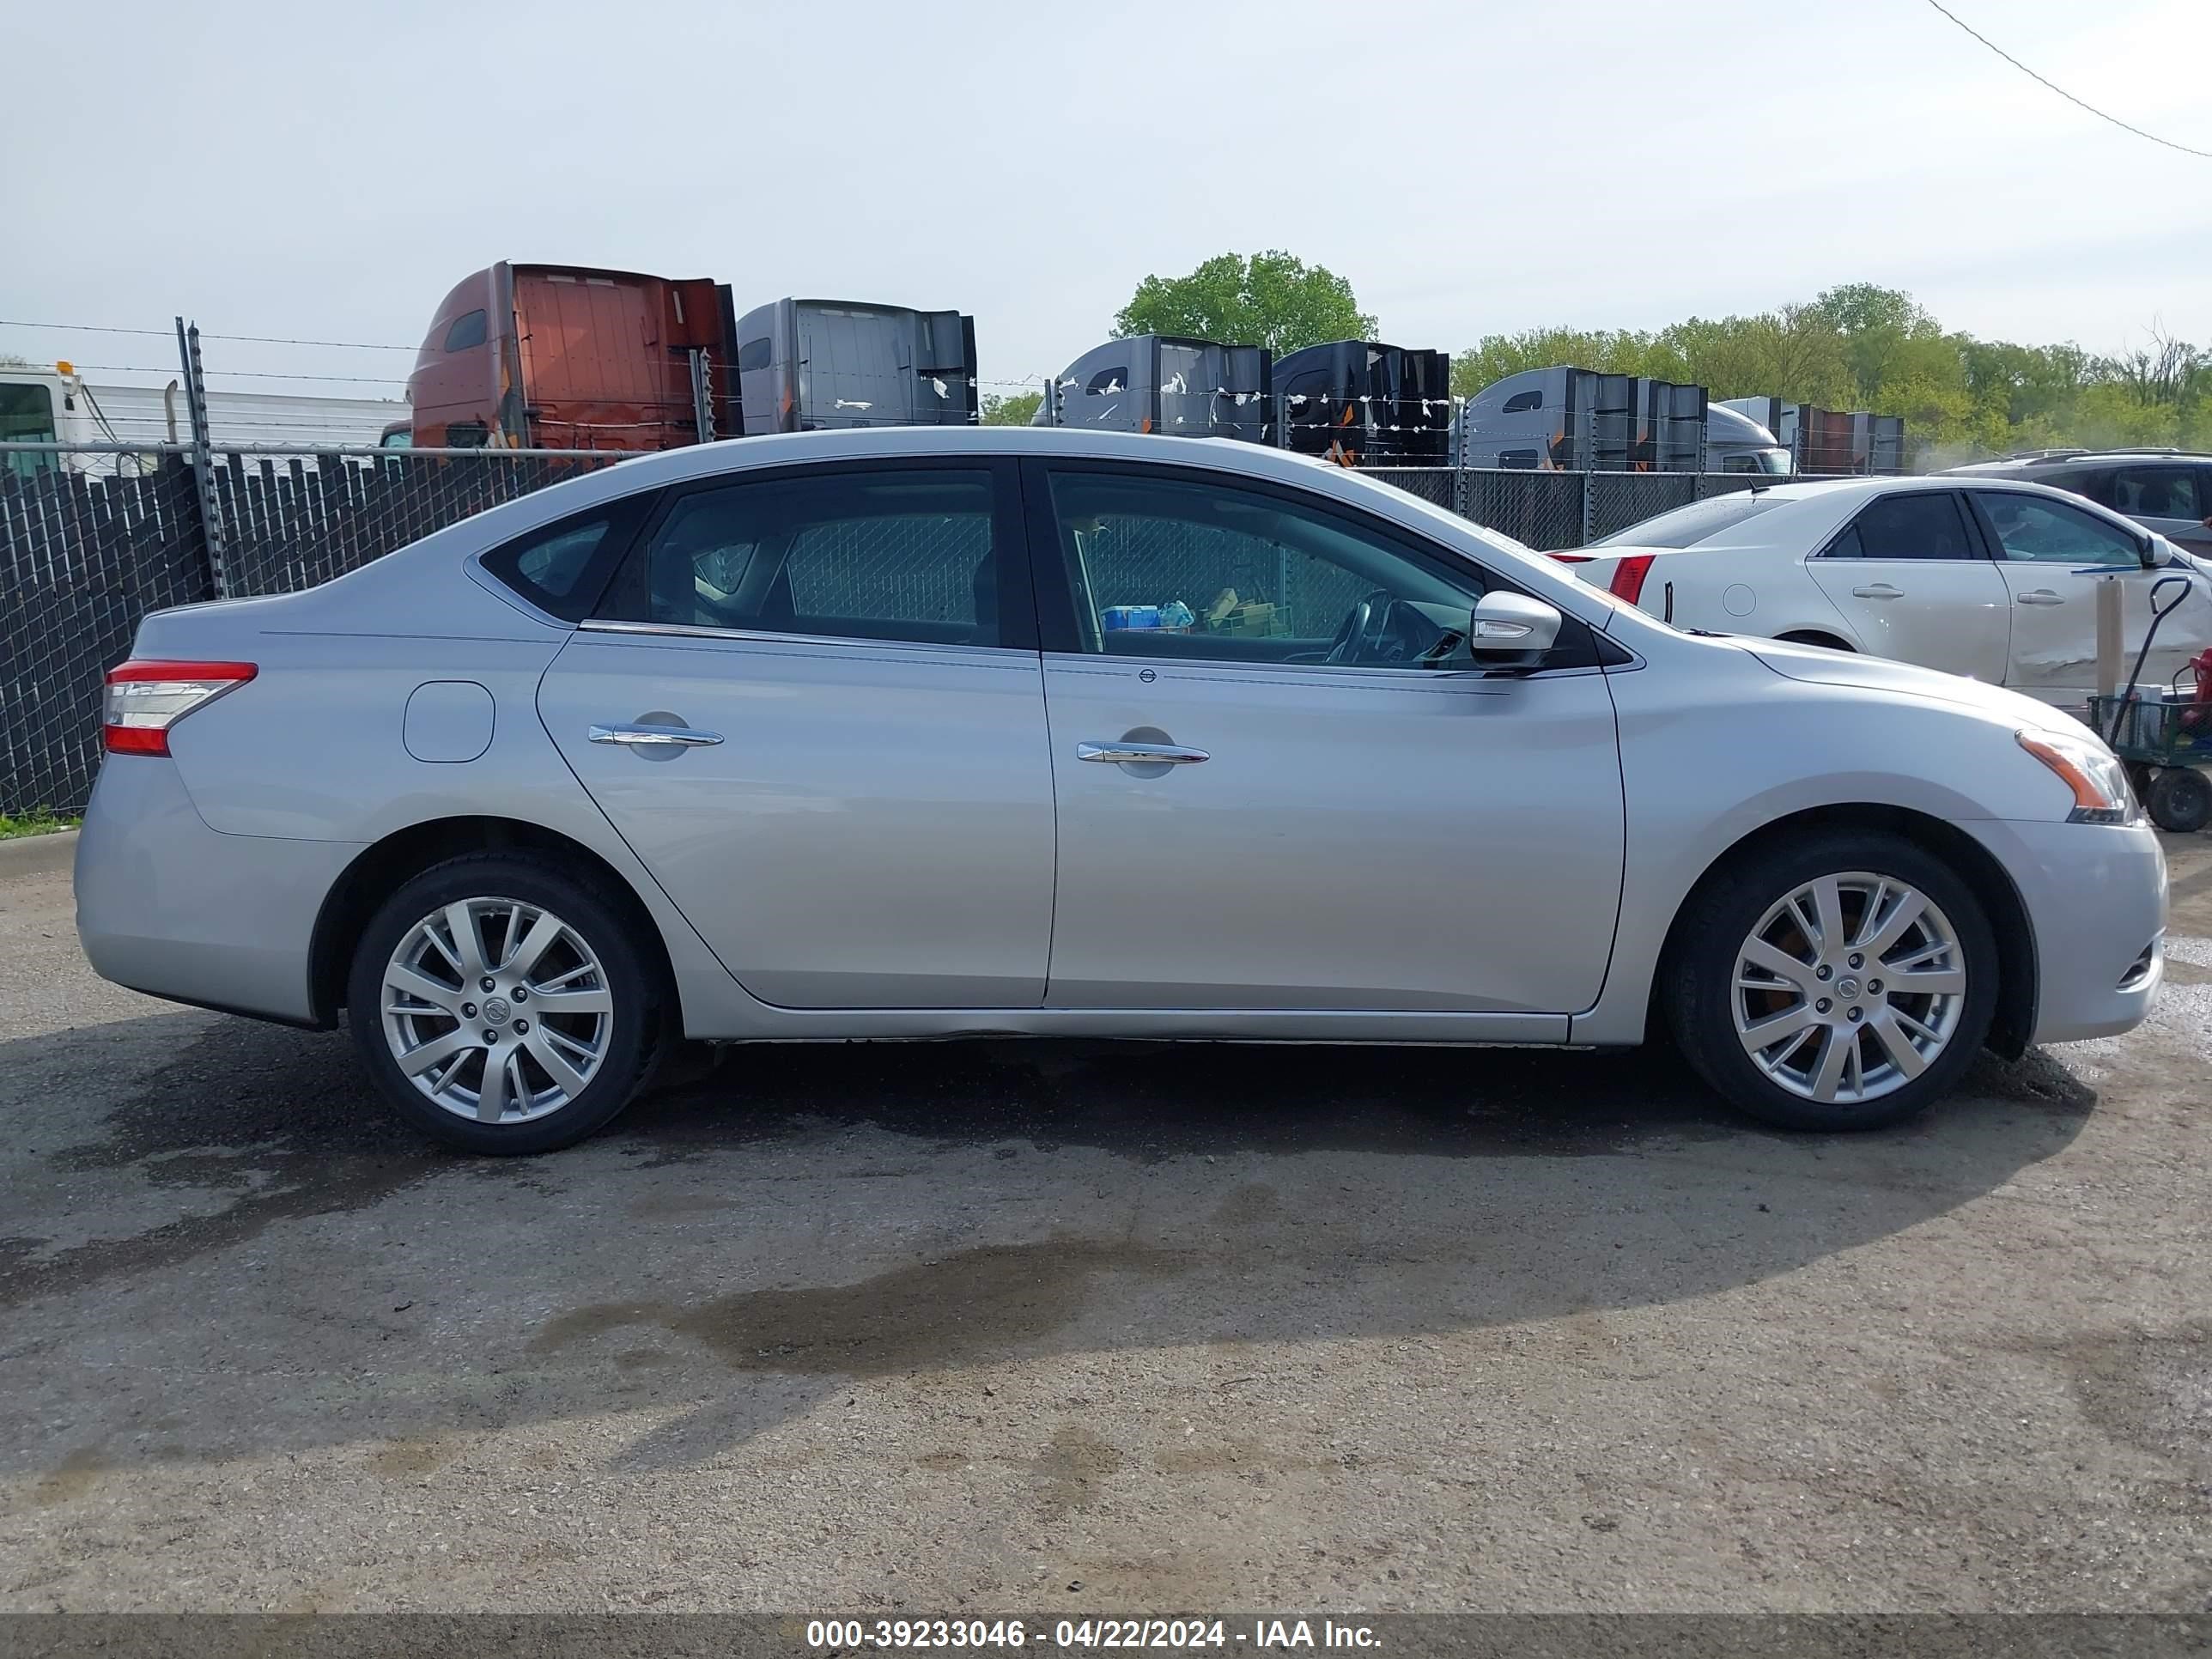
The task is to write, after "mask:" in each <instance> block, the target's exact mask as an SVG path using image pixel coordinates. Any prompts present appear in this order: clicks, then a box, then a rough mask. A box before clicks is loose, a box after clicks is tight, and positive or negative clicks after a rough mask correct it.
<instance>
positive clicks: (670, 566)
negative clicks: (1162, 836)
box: [538, 460, 1053, 1008]
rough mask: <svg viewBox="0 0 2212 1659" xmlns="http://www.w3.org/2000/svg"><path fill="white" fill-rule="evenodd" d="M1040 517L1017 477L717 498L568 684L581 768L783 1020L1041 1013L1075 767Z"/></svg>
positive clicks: (884, 474)
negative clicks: (912, 1011) (839, 1014)
mask: <svg viewBox="0 0 2212 1659" xmlns="http://www.w3.org/2000/svg"><path fill="white" fill-rule="evenodd" d="M1015 514H1016V507H1015V484H1014V477H1013V472H1012V465H1011V464H1010V463H984V462H980V461H975V460H967V461H962V462H959V463H957V464H954V463H951V462H949V461H948V463H947V464H943V465H937V464H926V463H922V462H920V461H913V460H901V461H898V462H896V463H892V462H885V463H884V464H881V465H875V464H869V465H837V466H817V467H809V468H805V469H789V470H780V471H777V472H775V473H750V474H745V473H741V474H737V475H733V476H732V477H725V478H721V479H711V480H708V481H706V482H705V483H702V484H701V485H699V486H696V487H694V488H691V489H687V490H685V491H683V492H681V493H676V494H673V495H671V499H670V500H669V501H667V502H666V503H665V505H664V506H663V507H661V508H660V509H659V511H658V513H657V514H656V517H655V519H654V520H653V521H652V522H650V523H648V524H647V526H646V527H645V530H644V532H643V533H642V535H641V537H640V538H639V542H638V544H637V546H636V547H635V548H634V549H633V550H632V551H631V554H630V556H629V560H628V562H626V564H625V565H624V567H623V572H622V574H620V575H618V576H617V579H616V581H615V584H614V586H613V588H612V590H611V592H610V594H609V597H608V599H607V600H606V601H605V602H603V604H602V605H601V606H600V611H599V615H598V616H597V617H593V618H592V619H591V620H589V621H586V622H585V623H583V624H582V626H581V628H580V631H579V632H578V633H577V634H576V635H574V638H573V639H572V640H571V641H570V642H569V644H568V646H567V647H564V648H563V650H562V653H561V654H560V656H559V657H558V658H557V659H555V661H554V664H553V665H552V667H551V669H550V671H548V672H547V674H546V676H545V678H544V683H543V684H542V685H541V687H540V689H539V692H538V709H539V713H540V714H542V716H543V717H544V722H545V726H546V729H547V730H548V732H550V733H551V734H552V738H553V740H554V742H555V744H556V745H557V746H558V747H559V749H560V750H561V753H562V756H563V757H565V758H566V759H567V761H568V764H569V765H570V766H571V767H572V768H573V769H574V771H575V774H576V775H577V777H578V778H580V780H581V781H583V784H584V786H585V787H586V788H587V789H588V790H589V791H590V792H591V793H592V799H594V800H596V801H597V802H598V803H599V806H600V807H601V808H602V810H604V811H605V813H606V814H607V816H608V817H609V818H610V819H611V820H612V821H613V823H614V824H615V827H616V828H617V829H618V830H620V831H621V833H622V835H623V839H624V840H626V841H627V842H629V845H630V846H631V847H632V848H634V849H635V851H636V853H637V854H638V856H639V858H640V859H641V860H643V861H644V863H645V865H646V866H647V868H648V869H649V870H650V871H651V872H653V877H654V878H655V879H656V880H657V881H659V884H660V885H661V886H662V888H663V889H664V890H665V891H666V892H667V894H668V896H669V897H670V898H671V899H672V900H673V901H674V902H675V903H676V904H677V906H678V908H680V909H681V910H682V911H683V912H684V915H685V917H686V918H687V919H689V920H690V922H691V924H692V925H693V926H694V927H696V928H697V929H698V930H699V932H700V933H701V935H702V937H703V938H704V939H706V940H707V942H708V945H710V946H712V947H713V949H714V951H715V952H716V953H717V954H718V955H719V956H720V957H721V960H722V962H723V964H724V965H725V966H726V967H727V968H728V969H729V970H730V971H731V973H732V975H735V976H736V977H737V979H738V982H739V983H741V984H742V985H744V987H745V988H746V989H747V990H748V991H750V992H751V993H752V994H754V995H755V996H757V997H759V998H761V999H762V1000H764V1001H767V1002H770V1003H775V1004H778V1005H781V1006H788V1007H799V1008H847V1007H848V1008H886V1007H980V1008H997V1007H1021V1006H1029V1007H1034V1006H1036V1005H1037V1003H1038V1002H1039V1001H1040V1000H1042V996H1043V993H1044V979H1045V963H1046V952H1047V950H1048V945H1049V942H1050V939H1051V933H1052V884H1053V799H1052V772H1051V763H1050V760H1049V757H1048V753H1047V750H1046V745H1045V724H1044V697H1043V690H1042V680H1041V676H1040V672H1039V666H1038V659H1037V653H1036V646H1035V628H1036V616H1035V611H1034V607H1033V605H1032V604H1031V601H1030V596H1029V580H1028V572H1027V567H1026V563H1025V562H1024V556H1023V552H1022V544H1021V535H1022V532H1021V529H1020V526H1019V521H1018V517H1016V516H1015ZM1002 618H1003V619H1004V621H1003V624H1002V620H1001V619H1002Z"/></svg>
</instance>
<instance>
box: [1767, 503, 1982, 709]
mask: <svg viewBox="0 0 2212 1659" xmlns="http://www.w3.org/2000/svg"><path fill="white" fill-rule="evenodd" d="M1805 568H1806V569H1807V570H1808V571H1809V572H1810V573H1811V574H1812V577H1813V580H1814V582H1815V583H1817V584H1818V585H1819V586H1820V591H1821V592H1823V593H1825V594H1826V595H1827V597H1828V599H1829V602H1830V603H1831V604H1832V605H1834V606H1835V607H1836V609H1837V610H1838V611H1841V612H1843V615H1844V620H1845V621H1846V622H1848V623H1850V625H1851V629H1852V631H1853V632H1854V633H1856V634H1857V635H1858V640H1859V645H1860V647H1861V648H1863V650H1865V651H1866V652H1868V653H1869V654H1871V655H1874V656H1877V657H1887V658H1890V659H1892V660H1893V661H1896V662H1910V663H1917V664H1918V665H1920V666H1922V667H1923V668H1938V669H1941V670H1942V671H1944V672H1945V673H1947V674H1964V675H1966V677H1967V678H1970V679H1977V680H1982V681H1984V682H1986V683H1987V684H1990V685H2001V684H2003V683H2004V678H2005V662H2006V652H2007V648H2008V644H2009V641H2010V640H2011V636H2012V598H2011V595H2010V594H2008V592H2006V591H2005V584H2004V578H2003V577H2002V576H2000V575H1999V574H1997V569H1996V565H1995V564H1994V563H1993V562H1991V561H1990V559H1989V558H1988V557H1987V556H1985V555H1984V553H1983V551H1982V544H1981V541H1980V538H1978V537H1977V536H1976V535H1975V534H1974V532H1973V529H1972V526H1971V525H1970V524H1969V523H1968V522H1967V520H1966V504H1965V503H1964V502H1963V501H1960V499H1959V495H1958V493H1957V492H1956V491H1955V490H1949V489H1899V490H1897V491H1895V492H1893V493H1892V494H1890V495H1877V496H1876V497H1875V499H1874V500H1873V501H1869V502H1868V503H1867V504H1866V505H1865V506H1864V507H1861V508H1860V509H1859V511H1858V513H1857V516H1855V517H1854V518H1853V519H1852V520H1851V521H1850V523H1849V524H1848V525H1846V526H1844V528H1843V529H1842V530H1841V531H1840V532H1838V533H1837V534H1836V535H1835V536H1834V537H1833V538H1832V539H1831V540H1830V541H1829V542H1828V544H1827V545H1826V547H1824V548H1821V549H1820V550H1818V551H1816V552H1815V553H1814V555H1813V556H1812V557H1810V558H1808V560H1806V562H1805Z"/></svg>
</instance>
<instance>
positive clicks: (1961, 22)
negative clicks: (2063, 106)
mask: <svg viewBox="0 0 2212 1659" xmlns="http://www.w3.org/2000/svg"><path fill="white" fill-rule="evenodd" d="M1928 3H1929V5H1931V6H1934V7H1935V8H1936V10H1938V11H1940V12H1942V14H1943V15H1944V16H1946V17H1948V18H1949V19H1950V20H1951V21H1953V22H1954V23H1956V24H1957V25H1958V26H1959V27H1960V28H1962V29H1964V30H1966V33H1969V34H1971V35H1972V36H1973V37H1974V39H1975V40H1978V41H1980V42H1981V43H1982V44H1983V45H1984V46H1987V47H1988V48H1989V49H1990V51H1991V52H1995V53H1996V55H1997V56H1998V57H2000V58H2003V59H2004V60H2005V62H2006V63H2008V64H2011V65H2012V66H2013V67H2014V68H2015V69H2016V70H2019V71H2020V72H2021V74H2022V75H2025V76H2027V78H2028V79H2029V80H2031V81H2039V82H2042V83H2043V84H2044V85H2045V86H2046V87H2048V88H2051V91H2053V92H2055V93H2057V94H2058V95H2059V96H2060V97H2061V98H2063V99H2064V100H2066V101H2067V102H2068V103H2069V104H2078V105H2080V106H2081V107H2082V108H2083V109H2086V110H2087V111H2088V112H2089V113H2090V114H2092V115H2093V116H2095V117H2096V118H2098V119H2099V120H2100V121H2110V122H2111V123H2112V125H2114V126H2116V127H2118V128H2119V129H2120V131H2123V132H2132V133H2133V134H2135V136H2136V137H2138V138H2148V139H2149V140H2150V141H2151V143H2154V144H2163V145H2165V146H2166V148H2167V149H2178V150H2179V151H2180V152H2181V153H2182V154H2183V155H2195V156H2197V157H2200V158H2201V159H2203V160H2204V161H2212V149H2190V147H2189V146H2188V145H2186V144H2177V143H2174V142H2173V140H2172V139H2171V138H2161V137H2159V136H2158V135H2157V134H2156V133H2154V132H2145V131H2143V130H2142V128H2141V127H2135V126H2130V125H2128V124H2127V123H2126V122H2125V121H2123V120H2122V119H2120V118H2119V117H2118V116H2117V115H2108V114H2106V112H2104V111H2103V110H2100V109H2099V108H2098V107H2097V106H2095V105H2094V104H2092V103H2089V102H2087V100H2083V99H2080V98H2076V97H2075V95H2074V94H2072V93H2070V92H2069V91H2067V90H2066V88H2063V87H2062V86H2060V85H2059V84H2058V83H2057V82H2056V81H2052V80H2049V79H2047V78H2045V76H2040V75H2038V74H2037V73H2036V72H2035V71H2034V70H2032V69H2030V68H2028V66H2027V64H2023V63H2021V61H2020V59H2019V58H2015V57H2014V56H2013V55H2012V54H2011V53H2010V52H2007V51H2006V50H2005V49H2004V48H2003V47H2002V46H1999V45H1998V44H1997V43H1996V41H1994V40H1990V38H1989V36H1988V35H1986V34H1984V33H1981V32H1980V31H1979V30H1978V29H1976V28H1975V27H1973V26H1972V24H1971V23H1969V22H1967V21H1966V20H1965V19H1964V18H1962V17H1960V15H1958V14H1957V13H1956V12H1954V11H1952V10H1950V9H1948V8H1947V7H1945V6H1944V5H1943V4H1942V3H1941V0H1928Z"/></svg>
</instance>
